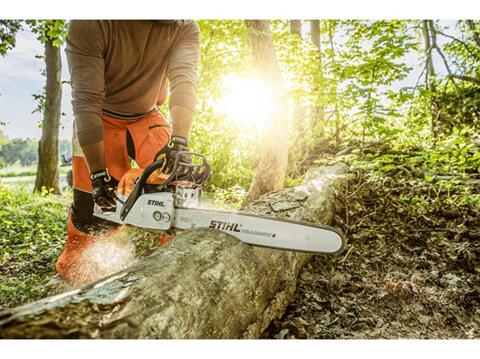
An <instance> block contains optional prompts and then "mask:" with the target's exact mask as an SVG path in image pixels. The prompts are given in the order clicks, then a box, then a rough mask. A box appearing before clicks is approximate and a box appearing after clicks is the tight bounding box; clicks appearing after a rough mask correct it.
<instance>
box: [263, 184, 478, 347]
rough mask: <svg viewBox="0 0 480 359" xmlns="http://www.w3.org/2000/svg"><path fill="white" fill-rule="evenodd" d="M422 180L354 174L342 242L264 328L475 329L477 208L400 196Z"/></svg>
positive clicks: (439, 333) (315, 264)
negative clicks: (422, 203) (337, 253)
mask: <svg viewBox="0 0 480 359" xmlns="http://www.w3.org/2000/svg"><path fill="white" fill-rule="evenodd" d="M426 190H427V189H426V187H425V186H423V185H422V184H421V182H420V181H415V180H413V179H411V178H410V179H408V178H403V179H402V178H399V177H398V176H397V177H387V178H384V179H372V178H371V177H369V175H362V176H359V178H358V179H357V180H356V181H355V182H353V183H351V184H350V185H349V188H347V189H346V191H345V193H344V194H343V198H340V200H341V201H340V202H343V205H341V204H340V202H339V205H338V208H339V211H338V214H339V215H338V216H337V218H336V226H338V227H340V228H342V230H343V231H344V232H345V233H346V234H347V237H348V240H349V244H348V246H347V249H346V251H345V252H344V253H343V254H342V255H341V256H339V257H325V256H316V257H315V258H314V259H313V260H312V261H311V262H310V263H309V264H307V266H306V267H305V268H304V269H303V271H302V272H301V274H300V276H299V281H298V287H297V291H296V293H295V297H294V298H293V300H292V303H291V304H290V305H289V307H288V308H287V311H286V313H285V314H284V316H283V317H282V318H281V319H278V320H276V321H274V322H273V323H272V324H271V325H270V327H269V328H268V329H267V330H266V332H265V333H264V336H263V337H265V338H282V339H283V338H330V339H334V338H480V276H479V274H480V262H479V260H480V238H479V236H478V234H479V233H480V232H479V230H480V219H479V218H480V209H479V208H478V206H477V207H474V206H472V205H465V206H458V207H455V208H445V205H444V202H443V199H442V198H441V197H439V198H431V199H432V200H431V202H430V203H429V204H428V205H426V206H423V207H422V206H418V205H412V204H410V203H406V202H405V196H406V197H407V198H409V197H410V198H411V197H412V196H414V195H418V194H419V193H421V192H425V191H426ZM340 208H343V209H340Z"/></svg>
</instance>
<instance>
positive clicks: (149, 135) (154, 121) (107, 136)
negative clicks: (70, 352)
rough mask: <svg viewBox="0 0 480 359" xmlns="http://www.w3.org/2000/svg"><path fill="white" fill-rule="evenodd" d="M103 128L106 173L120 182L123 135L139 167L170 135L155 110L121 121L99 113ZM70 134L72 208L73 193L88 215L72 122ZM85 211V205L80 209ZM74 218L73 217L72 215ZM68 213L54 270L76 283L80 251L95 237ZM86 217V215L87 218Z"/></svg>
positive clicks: (86, 184)
mask: <svg viewBox="0 0 480 359" xmlns="http://www.w3.org/2000/svg"><path fill="white" fill-rule="evenodd" d="M102 122H103V129H104V148H105V162H106V166H107V168H108V170H109V172H110V175H111V176H112V177H113V178H114V179H115V180H117V181H120V180H121V179H122V177H123V175H124V174H125V173H126V172H128V171H129V170H130V168H131V166H130V161H131V159H130V156H129V151H128V149H127V135H129V136H130V139H131V142H133V150H134V157H135V158H134V160H135V162H136V163H137V165H138V166H139V167H140V168H145V167H147V166H148V165H149V164H151V163H152V162H153V160H154V156H155V154H156V153H157V152H158V151H159V150H160V149H161V148H162V147H164V146H165V145H166V144H167V143H168V141H169V138H170V134H171V127H170V125H169V124H168V122H167V121H166V120H165V119H164V118H163V117H162V116H161V114H160V113H159V112H158V111H156V110H155V111H151V112H149V113H147V114H146V115H145V116H143V117H142V118H140V119H135V120H124V119H118V118H114V117H111V116H108V115H105V114H103V115H102ZM73 132H74V135H73V164H72V175H73V188H74V206H73V207H72V208H73V209H74V211H77V210H79V209H80V210H82V208H79V206H80V207H81V206H82V205H83V204H80V205H79V203H76V202H75V201H76V197H78V196H75V195H80V197H82V196H83V197H84V198H85V197H86V198H87V200H88V201H87V202H89V204H88V206H85V205H83V207H88V208H87V210H86V212H88V215H89V216H90V217H91V216H92V213H93V200H92V199H91V195H90V193H91V191H92V185H91V181H90V171H89V169H88V165H87V162H86V161H85V157H84V155H83V152H82V150H81V147H80V145H79V143H78V140H77V138H76V128H75V124H74V131H73ZM83 212H85V208H83ZM74 214H75V213H74ZM73 217H74V218H75V216H73ZM74 218H72V213H71V212H70V214H69V218H68V231H67V243H66V245H65V247H64V249H63V251H62V253H61V255H60V257H59V258H58V261H57V263H56V270H57V272H58V273H59V274H60V275H61V276H62V277H64V278H65V279H67V280H68V281H70V282H76V281H77V279H78V276H79V272H80V271H81V267H82V260H81V257H82V254H83V252H84V250H85V249H86V248H87V247H88V246H89V245H91V244H93V243H94V242H95V241H96V240H97V237H95V236H93V235H91V234H87V233H84V232H82V231H81V230H80V229H79V228H77V226H76V223H75V221H74ZM87 218H88V217H87Z"/></svg>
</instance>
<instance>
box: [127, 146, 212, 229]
mask: <svg viewBox="0 0 480 359" xmlns="http://www.w3.org/2000/svg"><path fill="white" fill-rule="evenodd" d="M183 156H187V157H188V156H189V157H190V159H191V158H192V157H197V158H199V159H201V161H202V162H201V163H200V164H194V163H193V161H192V162H187V161H182V157H183ZM164 161H165V160H158V161H154V162H153V163H152V164H151V165H150V166H148V167H147V168H145V169H144V170H143V172H142V175H141V176H140V178H139V179H138V181H137V183H136V184H135V187H134V188H133V190H132V192H131V193H130V195H129V196H128V198H127V200H126V201H125V205H124V206H123V208H122V212H121V213H120V218H121V219H122V221H124V220H125V218H126V217H127V215H128V213H129V212H130V210H131V209H132V207H133V205H134V204H135V202H136V201H137V199H138V198H139V197H140V196H141V195H142V194H143V191H144V188H145V185H146V184H147V179H148V178H149V177H150V175H151V174H152V173H153V172H154V171H156V170H157V169H159V168H162V167H163V165H164ZM180 169H182V172H181V173H178V172H179V170H180ZM178 176H181V178H180V179H181V180H190V181H191V182H193V183H195V184H196V185H197V186H200V185H202V184H203V182H205V181H206V180H207V179H208V178H209V177H210V165H209V164H208V162H207V158H206V157H205V156H203V155H201V154H199V153H195V152H190V151H178V152H177V153H176V154H175V162H174V165H173V169H172V172H171V173H170V175H169V176H168V177H167V179H166V180H165V182H163V183H162V184H161V185H160V186H159V187H158V191H159V192H161V191H162V190H163V189H164V188H165V187H167V186H168V185H169V184H170V183H171V182H172V181H174V180H178V179H179V178H178ZM197 179H198V180H197Z"/></svg>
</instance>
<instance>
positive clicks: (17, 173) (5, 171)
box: [0, 163, 71, 177]
mask: <svg viewBox="0 0 480 359" xmlns="http://www.w3.org/2000/svg"><path fill="white" fill-rule="evenodd" d="M70 169H71V167H70V166H65V167H60V174H65V173H67V172H68V171H69V170H70ZM36 174H37V165H33V166H22V165H20V164H19V163H15V164H13V165H8V166H5V167H3V168H0V177H27V176H35V175H36Z"/></svg>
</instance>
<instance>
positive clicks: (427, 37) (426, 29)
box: [422, 20, 440, 137]
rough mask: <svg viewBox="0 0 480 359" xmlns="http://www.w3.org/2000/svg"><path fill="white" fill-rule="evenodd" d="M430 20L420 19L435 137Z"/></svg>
mask: <svg viewBox="0 0 480 359" xmlns="http://www.w3.org/2000/svg"><path fill="white" fill-rule="evenodd" d="M431 22H432V23H433V21H431V20H423V21H422V31H423V39H424V43H425V69H426V73H425V85H426V86H427V89H428V92H429V93H430V94H429V95H430V107H431V110H430V111H431V115H430V116H431V120H430V127H431V132H432V135H433V137H437V132H438V117H439V110H440V109H439V103H438V100H437V95H436V92H437V88H436V87H437V77H436V74H435V68H434V66H433V57H432V51H433V48H434V44H433V43H432V41H431V38H432V24H431Z"/></svg>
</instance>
